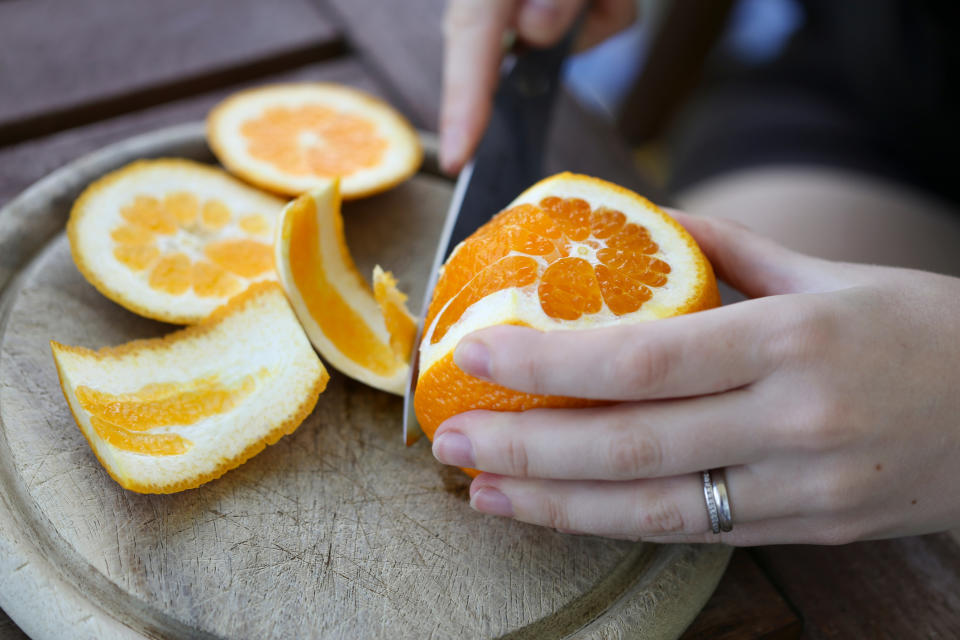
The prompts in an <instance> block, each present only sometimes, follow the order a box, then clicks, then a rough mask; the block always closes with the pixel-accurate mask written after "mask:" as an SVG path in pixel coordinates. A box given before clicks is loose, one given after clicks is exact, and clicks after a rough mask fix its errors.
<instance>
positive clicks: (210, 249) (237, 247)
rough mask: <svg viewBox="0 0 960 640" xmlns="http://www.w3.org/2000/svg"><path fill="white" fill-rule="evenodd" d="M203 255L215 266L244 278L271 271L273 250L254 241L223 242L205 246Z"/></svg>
mask: <svg viewBox="0 0 960 640" xmlns="http://www.w3.org/2000/svg"><path fill="white" fill-rule="evenodd" d="M204 253H205V254H206V256H207V257H208V258H210V260H212V261H213V262H214V263H215V264H217V265H219V266H221V267H223V268H224V269H226V270H227V271H230V272H231V273H235V274H237V275H238V276H241V277H244V278H253V277H256V276H259V275H261V274H263V273H266V272H267V271H270V270H271V269H273V248H272V247H271V246H270V245H266V244H264V243H262V242H258V241H256V240H223V241H221V242H214V243H211V244H208V245H207V248H206V249H205V250H204Z"/></svg>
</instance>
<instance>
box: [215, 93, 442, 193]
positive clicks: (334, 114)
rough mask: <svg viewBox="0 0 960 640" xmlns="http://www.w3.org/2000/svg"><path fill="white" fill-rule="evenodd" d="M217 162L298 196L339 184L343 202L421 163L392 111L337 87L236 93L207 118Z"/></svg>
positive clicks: (411, 137) (414, 142)
mask: <svg viewBox="0 0 960 640" xmlns="http://www.w3.org/2000/svg"><path fill="white" fill-rule="evenodd" d="M207 139H208V141H209V143H210V147H211V148H212V149H213V151H214V153H215V154H216V155H217V158H218V159H219V160H220V162H222V163H223V165H224V166H225V167H227V168H228V169H229V170H230V171H231V172H233V173H235V174H236V175H238V176H240V177H241V178H243V179H244V180H247V181H249V182H251V183H253V184H256V185H259V186H261V187H263V188H265V189H270V190H272V191H276V192H278V193H285V194H289V195H300V194H302V193H305V192H307V191H310V190H311V189H316V188H318V187H322V186H324V185H326V184H328V183H329V182H330V181H331V180H333V179H334V178H337V177H339V178H340V180H341V183H340V184H341V191H342V195H343V197H344V198H345V199H353V198H360V197H363V196H367V195H371V194H374V193H378V192H380V191H384V190H386V189H389V188H390V187H392V186H394V185H396V184H398V183H400V182H402V181H403V180H406V179H407V178H409V177H410V176H411V175H413V174H414V172H416V170H417V168H418V167H419V166H420V162H421V159H422V156H423V152H422V149H421V147H420V141H419V139H418V138H417V134H416V131H414V129H413V127H411V126H410V123H409V122H407V120H406V119H405V118H404V117H403V116H401V115H400V114H399V113H398V112H397V111H396V110H395V109H393V108H392V107H391V106H390V105H388V104H386V103H385V102H382V101H381V100H378V99H376V98H374V97H373V96H370V95H367V94H366V93H363V92H362V91H358V90H357V89H353V88H351V87H346V86H342V85H337V84H327V83H319V82H317V83H301V84H278V85H270V86H265V87H258V88H256V89H250V90H247V91H241V92H240V93H237V94H234V95H232V96H231V97H229V98H227V99H226V100H224V101H223V102H221V103H220V104H219V105H217V106H216V107H215V108H214V109H213V110H212V111H211V112H210V115H209V116H208V118H207Z"/></svg>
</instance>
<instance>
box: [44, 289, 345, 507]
mask: <svg viewBox="0 0 960 640" xmlns="http://www.w3.org/2000/svg"><path fill="white" fill-rule="evenodd" d="M51 346H52V348H53V358H54V361H55V362H56V365H57V372H58V373H59V375H60V386H61V387H62V388H63V394H64V396H66V399H67V403H68V404H69V405H70V410H71V412H72V413H73V417H74V419H75V420H76V422H77V425H78V426H79V427H80V430H81V431H82V432H83V435H84V436H85V437H86V438H87V441H88V442H89V443H90V447H91V449H93V452H94V454H95V455H96V456H97V458H98V459H99V460H100V462H101V464H103V466H104V467H105V468H106V470H107V471H108V472H109V473H110V475H111V476H112V477H113V479H114V480H116V481H117V482H118V483H119V484H120V485H121V486H122V487H124V488H125V489H130V490H131V491H136V492H139V493H172V492H175V491H181V490H183V489H190V488H193V487H197V486H199V485H201V484H203V483H204V482H207V481H209V480H213V479H214V478H218V477H220V476H221V475H223V474H224V473H226V472H227V471H229V470H230V469H233V468H234V467H237V466H239V465H241V464H243V463H244V462H245V461H246V460H248V459H249V458H251V457H253V456H254V455H256V454H257V453H259V452H260V451H261V450H263V448H264V447H266V446H267V445H268V444H273V443H274V442H276V441H277V440H279V439H280V438H281V437H282V436H284V435H286V434H288V433H292V432H293V431H294V430H295V429H296V428H297V427H298V426H300V423H301V422H303V420H304V418H306V417H307V415H309V413H310V412H311V411H312V410H313V407H314V405H315V404H316V402H317V397H318V396H319V395H320V393H321V392H322V391H323V390H324V388H325V387H326V384H327V380H328V378H329V376H328V375H327V372H326V370H325V369H324V368H323V364H322V363H321V362H320V359H319V358H317V355H316V353H315V352H314V350H313V348H312V347H311V346H310V343H309V341H308V340H307V338H306V336H305V335H304V334H303V330H302V329H301V328H300V324H299V323H298V322H297V318H296V316H294V314H293V312H292V311H291V309H290V305H289V304H288V303H287V300H286V298H285V297H284V295H283V291H282V290H281V289H280V286H279V285H277V284H276V283H275V282H265V283H261V284H256V285H253V286H252V287H251V288H250V289H248V290H247V291H246V292H245V293H243V294H241V295H239V296H237V297H235V298H234V299H232V300H231V301H230V302H229V303H227V304H226V305H224V306H223V307H221V308H220V309H218V310H217V311H215V312H214V313H213V314H212V315H211V316H210V317H209V318H208V319H207V320H205V321H204V322H202V323H201V324H198V325H195V326H193V327H187V328H186V329H182V330H180V331H178V332H176V333H173V334H171V335H168V336H166V337H163V338H154V339H150V340H136V341H134V342H131V343H128V344H125V345H122V346H119V347H113V348H106V349H101V350H100V351H92V350H90V349H84V348H82V347H69V346H65V345H62V344H59V343H57V342H51Z"/></svg>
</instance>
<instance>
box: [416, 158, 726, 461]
mask: <svg viewBox="0 0 960 640" xmlns="http://www.w3.org/2000/svg"><path fill="white" fill-rule="evenodd" d="M719 304H720V296H719V292H718V290H717V284H716V279H715V277H714V274H713V269H712V268H711V266H710V263H709V262H708V261H707V259H706V257H705V256H704V255H703V253H702V252H701V251H700V248H699V247H698V246H697V244H696V242H695V241H694V240H693V238H692V237H691V236H690V235H689V234H688V233H687V232H686V231H685V230H684V229H683V227H681V226H680V225H679V224H678V223H677V222H676V221H675V220H674V219H673V218H671V217H670V216H669V215H668V214H666V213H665V212H664V211H662V210H661V209H659V208H657V207H656V206H654V205H653V204H652V203H650V202H649V201H647V200H646V199H644V198H642V197H641V196H639V195H637V194H635V193H633V192H631V191H629V190H627V189H624V188H622V187H619V186H617V185H615V184H612V183H609V182H606V181H603V180H599V179H597V178H592V177H589V176H582V175H576V174H571V173H561V174H558V175H555V176H552V177H550V178H546V179H544V180H542V181H540V182H538V183H537V184H535V185H534V186H532V187H530V188H529V189H527V190H526V191H524V192H523V193H522V194H520V196H518V197H517V198H516V199H515V200H514V201H513V202H512V203H511V204H510V205H508V206H507V208H506V209H504V210H503V211H501V212H500V213H498V214H497V215H495V216H494V217H493V218H492V219H491V220H490V221H489V222H488V223H487V224H485V225H484V226H482V227H481V228H480V229H478V230H477V231H476V232H474V234H473V235H471V236H470V237H469V238H467V239H466V240H465V241H464V242H462V243H461V244H460V245H458V246H457V247H456V248H455V249H454V251H453V253H452V254H451V255H450V258H449V259H448V260H447V263H446V264H445V265H444V266H443V268H442V269H441V272H440V276H439V278H438V281H437V285H436V287H435V289H434V291H433V297H432V298H431V301H430V305H429V308H428V312H427V317H426V319H425V323H424V327H425V331H424V336H423V339H422V341H421V343H420V345H419V348H420V372H419V376H418V380H417V387H416V393H415V397H414V407H415V410H416V413H417V418H418V421H419V422H420V425H421V427H422V428H423V430H424V432H425V433H426V434H427V436H428V437H430V438H431V439H432V438H433V434H434V433H435V432H436V430H437V427H439V426H440V424H441V423H442V422H443V421H444V420H446V419H448V418H450V417H452V416H454V415H456V414H458V413H462V412H464V411H469V410H472V409H489V410H498V411H523V410H526V409H532V408H536V407H582V406H589V405H590V404H594V403H592V402H591V401H587V400H582V399H578V398H567V397H559V396H545V395H534V394H526V393H520V392H517V391H513V390H510V389H506V388H504V387H501V386H499V385H496V384H493V383H490V382H485V381H482V380H479V379H477V378H473V377H472V376H469V375H467V374H466V373H464V372H463V371H462V370H461V369H460V368H458V367H457V366H456V364H454V362H453V351H454V349H455V348H456V345H457V343H458V342H459V341H460V340H461V339H462V338H463V337H464V336H466V335H467V334H469V333H471V332H473V331H476V330H478V329H482V328H485V327H490V326H496V325H508V324H514V325H523V326H528V327H532V328H535V329H538V330H541V331H554V330H580V329H592V328H598V327H605V326H612V325H618V324H633V323H638V322H646V321H649V320H654V319H657V318H665V317H669V316H675V315H680V314H684V313H691V312H694V311H699V310H702V309H708V308H711V307H715V306H717V305H719ZM570 366H571V367H575V366H577V363H573V362H572V363H570ZM468 472H470V471H469V470H468Z"/></svg>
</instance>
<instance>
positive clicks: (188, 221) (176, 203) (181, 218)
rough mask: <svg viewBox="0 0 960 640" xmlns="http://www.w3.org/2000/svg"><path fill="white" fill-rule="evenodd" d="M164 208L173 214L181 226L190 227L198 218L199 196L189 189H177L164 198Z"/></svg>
mask: <svg viewBox="0 0 960 640" xmlns="http://www.w3.org/2000/svg"><path fill="white" fill-rule="evenodd" d="M163 208H164V210H165V211H166V212H167V213H169V214H171V215H172V216H173V217H174V218H175V219H176V221H177V224H178V225H180V226H181V227H188V226H190V225H192V224H193V223H194V222H196V220H197V210H198V209H199V204H198V203H197V196H195V195H193V194H192V193H190V192H189V191H175V192H173V193H170V194H167V195H166V196H165V197H164V198H163Z"/></svg>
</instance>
